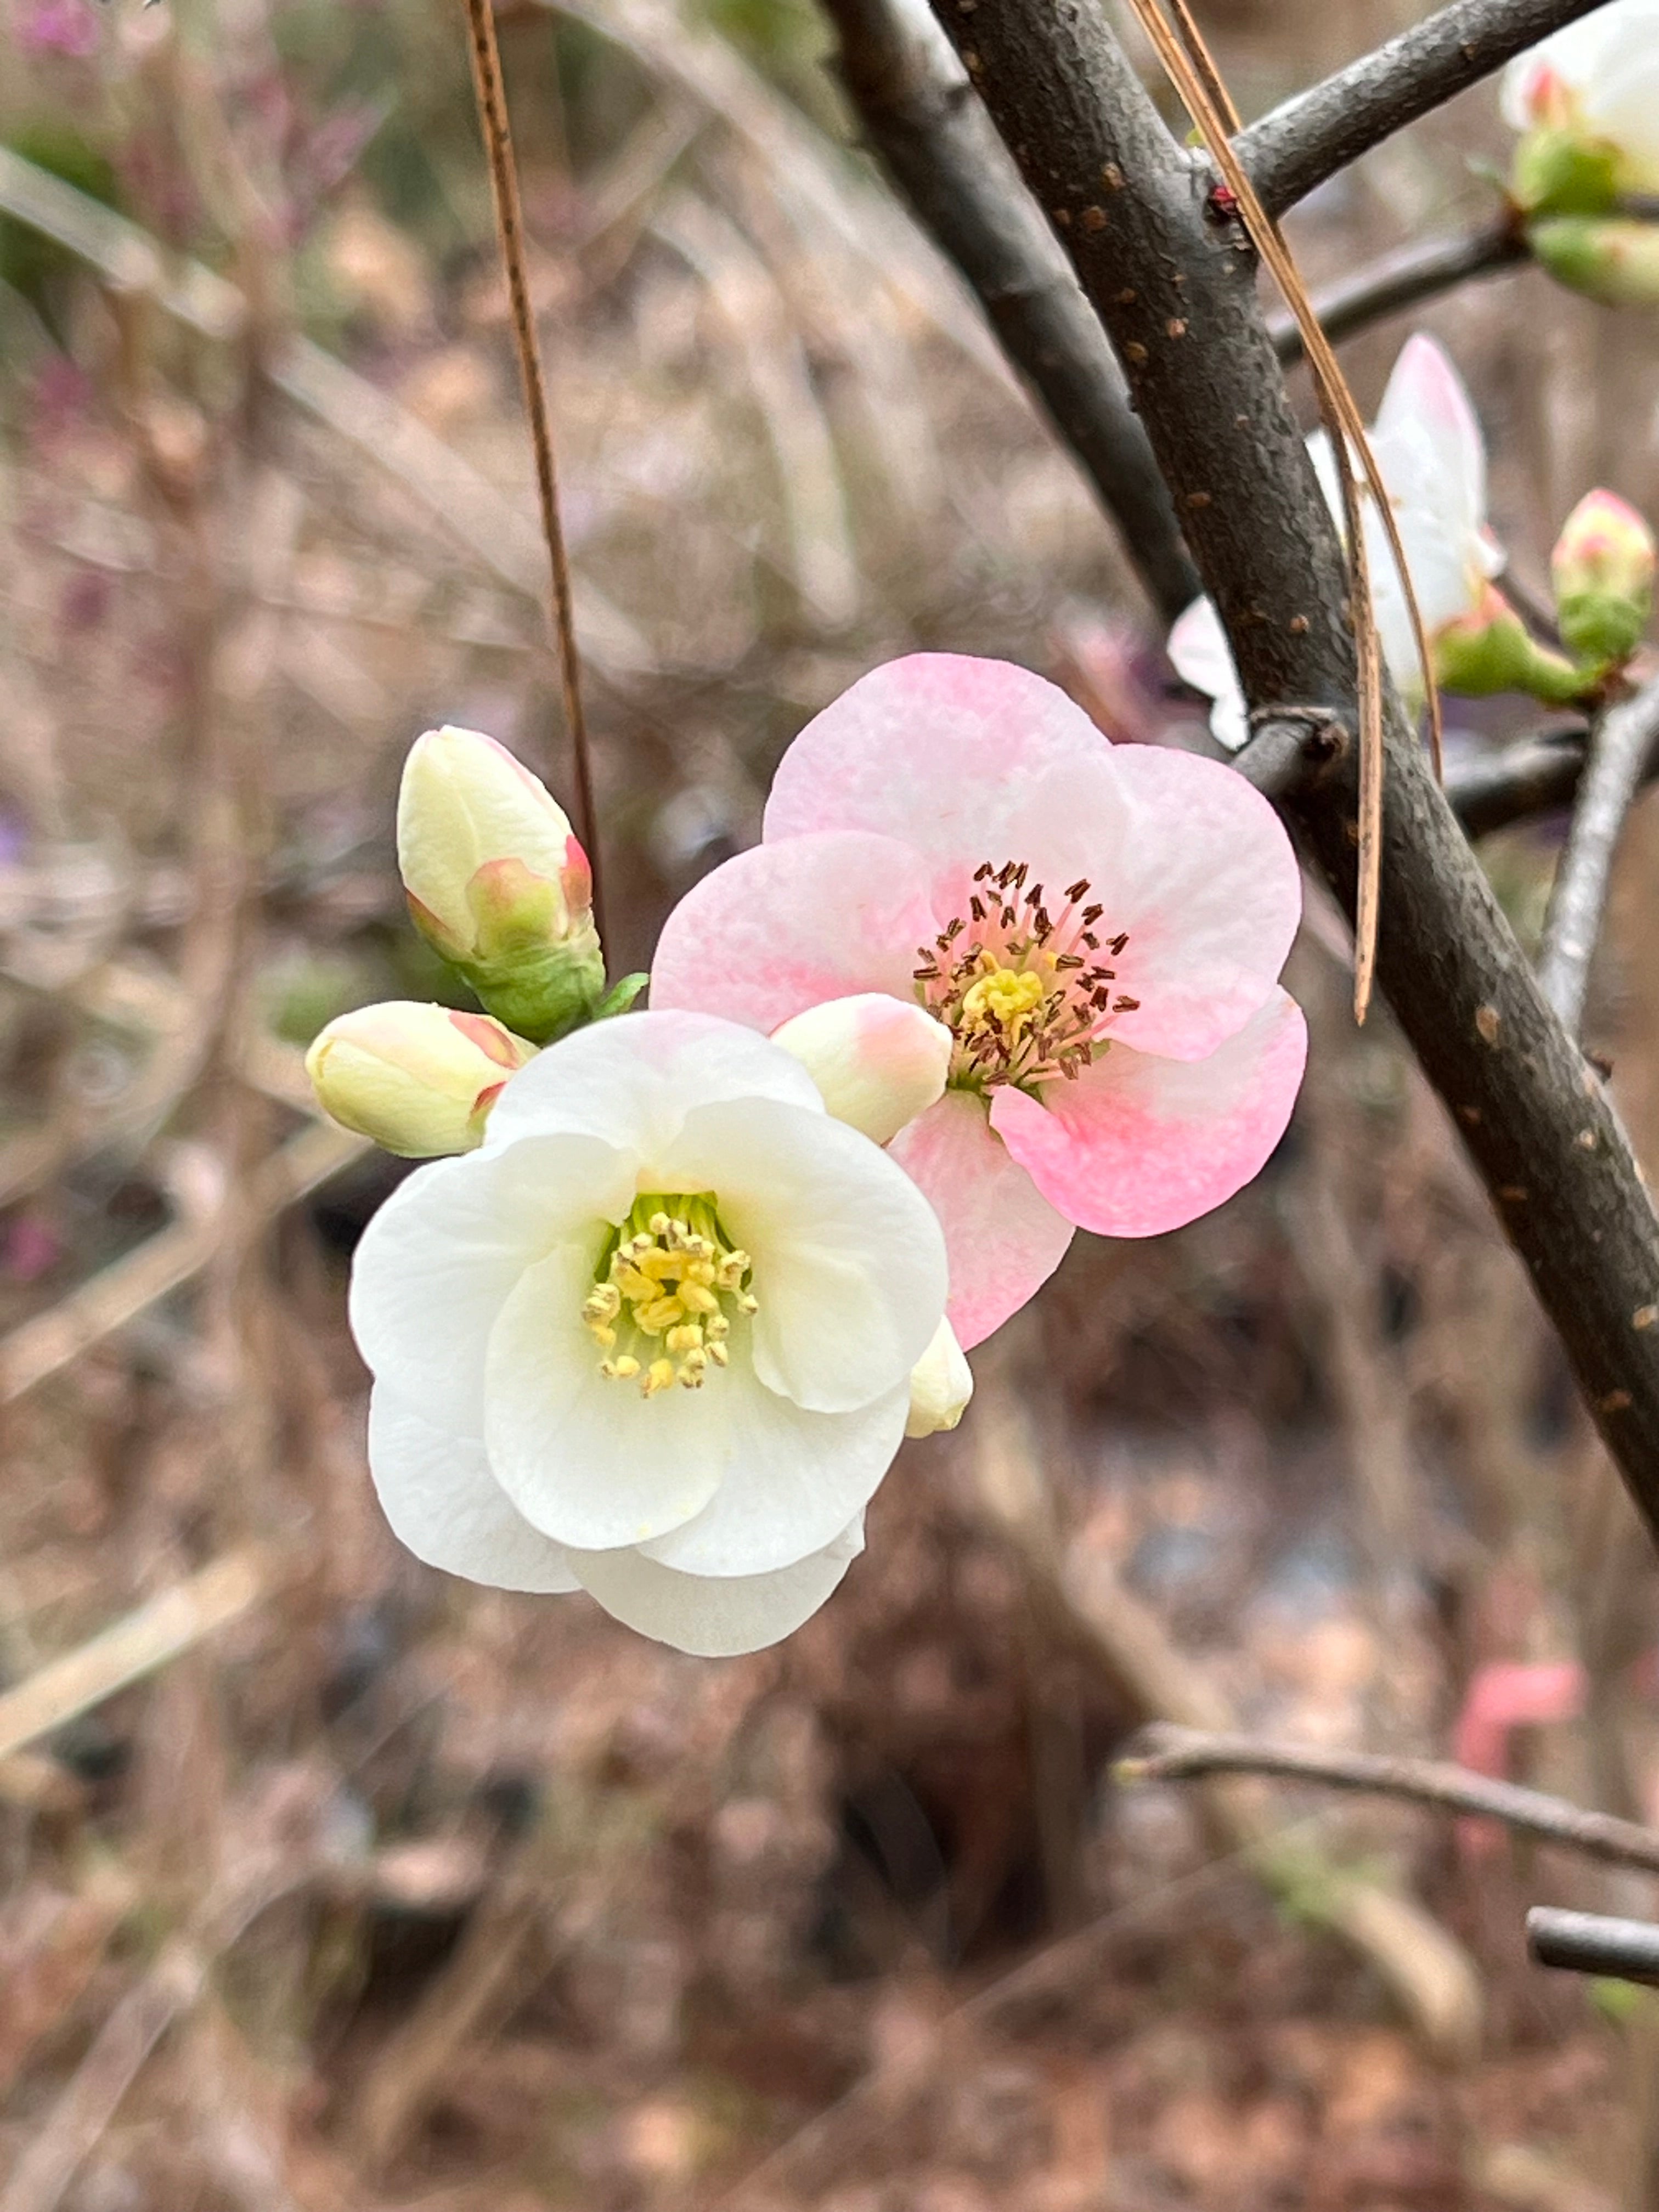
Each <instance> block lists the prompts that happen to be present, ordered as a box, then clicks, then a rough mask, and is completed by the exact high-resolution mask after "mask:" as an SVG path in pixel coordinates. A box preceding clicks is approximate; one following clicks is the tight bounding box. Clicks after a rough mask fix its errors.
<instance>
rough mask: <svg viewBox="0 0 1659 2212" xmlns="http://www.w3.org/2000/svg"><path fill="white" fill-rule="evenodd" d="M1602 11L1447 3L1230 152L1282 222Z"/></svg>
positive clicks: (1466, 0)
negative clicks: (1411, 131)
mask: <svg viewBox="0 0 1659 2212" xmlns="http://www.w3.org/2000/svg"><path fill="white" fill-rule="evenodd" d="M1601 4H1602V0H1452V4H1451V6H1450V7H1449V8H1442V9H1439V10H1438V12H1437V14H1435V15H1431V16H1429V17H1427V18H1426V20H1425V21H1423V22H1421V23H1414V24H1413V26H1412V27H1411V29H1410V30H1409V31H1402V32H1401V33H1400V36H1399V37H1398V38H1397V39H1390V40H1389V41H1388V42H1387V44H1386V45H1384V46H1378V47H1377V48H1376V52H1374V53H1369V54H1366V55H1365V56H1364V57H1363V58H1362V59H1360V60H1359V61H1357V62H1352V63H1350V64H1349V65H1348V67H1347V68H1346V69H1344V70H1338V71H1337V73H1336V75H1335V76H1330V77H1327V78H1326V80H1325V82H1324V83H1323V84H1316V85H1315V86H1314V87H1313V88H1312V90H1311V91H1309V92H1303V93H1298V94H1297V96H1296V98H1295V99H1294V100H1286V101H1285V104H1284V106H1282V107H1275V108H1274V109H1273V112H1271V114H1268V115H1264V116H1263V117H1262V118H1261V121H1260V122H1259V123H1252V124H1251V125H1249V128H1248V129H1247V130H1244V131H1241V132H1240V133H1239V135H1238V137H1237V141H1236V143H1237V148H1238V151H1239V154H1240V155H1241V156H1242V158H1243V162H1244V166H1245V167H1246V168H1247V169H1248V170H1249V173H1250V181H1251V183H1252V184H1253V185H1255V188H1256V191H1258V192H1259V193H1260V194H1261V200H1262V204H1263V205H1264V206H1265V207H1266V208H1267V212H1268V213H1269V215H1283V214H1284V212H1285V210H1286V209H1287V208H1291V207H1294V206H1295V205H1296V204H1297V201H1298V200H1299V199H1305V198H1306V197H1307V195H1308V194H1309V193H1310V191H1312V190H1313V189H1314V186H1315V185H1322V184H1323V183H1324V181H1325V179H1326V178H1327V177H1332V176H1334V175H1335V174H1336V172H1337V171H1338V170H1339V169H1346V167H1347V166H1348V164H1349V162H1350V161H1358V159H1359V156H1360V155H1362V154H1367V153H1369V152H1370V149H1371V148H1372V147H1373V146H1376V145H1380V144H1381V143H1382V142H1383V139H1385V138H1389V137H1393V135H1394V133H1395V131H1402V130H1403V129H1404V128H1405V126H1406V125H1407V124H1408V123H1415V122H1416V121H1417V120H1418V118H1419V116H1424V115H1427V114H1428V113H1430V112H1431V110H1432V109H1434V108H1437V107H1440V106H1444V104H1445V102H1446V101H1447V100H1450V99H1451V98H1453V96H1454V95H1455V94H1457V93H1460V92H1462V91H1463V90H1464V89H1465V88H1466V87H1467V86H1469V85H1472V84H1478V83H1479V82H1480V79H1481V78H1482V77H1484V76H1491V75H1492V71H1493V70H1499V69H1502V68H1503V66H1504V63H1505V62H1508V61H1513V60H1514V58H1515V57H1516V54H1520V53H1524V52H1526V50H1527V48H1528V46H1536V45H1537V43H1538V41H1539V40H1540V39H1547V37H1548V36H1549V34H1550V33H1551V32H1552V31H1559V29H1560V28H1561V27H1562V25H1563V24H1564V23H1576V22H1577V20H1578V18H1579V17H1580V16H1581V15H1589V14H1590V13H1591V11H1592V10H1593V9H1596V8H1599V7H1600V6H1601Z"/></svg>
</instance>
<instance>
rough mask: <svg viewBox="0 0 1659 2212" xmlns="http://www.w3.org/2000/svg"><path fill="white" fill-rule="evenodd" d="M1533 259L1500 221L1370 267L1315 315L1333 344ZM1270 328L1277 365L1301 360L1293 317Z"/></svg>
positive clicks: (1318, 302)
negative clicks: (1475, 280) (1421, 302)
mask: <svg viewBox="0 0 1659 2212" xmlns="http://www.w3.org/2000/svg"><path fill="white" fill-rule="evenodd" d="M1530 258H1531V256H1530V252H1529V251H1528V246H1527V241H1526V238H1525V235H1524V234H1523V233H1522V231H1521V230H1520V229H1519V228H1518V227H1517V226H1516V223H1515V222H1513V221H1512V220H1511V218H1510V216H1507V215H1504V216H1498V218H1497V219H1496V220H1495V221H1494V222H1488V223H1483V224H1482V225H1481V226H1480V228H1479V229H1478V230H1472V231H1469V232H1468V233H1467V234H1465V235H1463V236H1462V237H1460V238H1430V239H1424V240H1419V241H1416V242H1414V243H1413V244H1412V245H1410V246H1401V249H1400V250H1399V252H1397V253H1389V254H1385V255H1383V258H1381V259H1380V260H1376V261H1373V262H1370V263H1368V264H1367V265H1366V266H1365V267H1364V268H1363V269H1359V270H1356V271H1355V273H1354V274H1353V276H1351V277H1349V278H1348V279H1347V280H1346V282H1345V283H1340V284H1334V285H1332V286H1331V287H1330V289H1328V291H1325V292H1321V293H1318V294H1316V295H1315V298H1314V303H1313V304H1314V313H1316V315H1317V316H1318V318H1319V319H1320V322H1321V323H1322V325H1323V326H1324V331H1325V335H1326V337H1328V338H1329V339H1330V341H1331V343H1333V344H1337V343H1340V340H1342V339H1343V338H1347V337H1353V336H1354V335H1355V333H1356V332H1357V331H1363V330H1368V329H1369V328H1370V325H1372V324H1373V323H1380V322H1381V321H1382V320H1383V317H1384V316H1385V315H1397V314H1399V313H1401V312H1402V310H1404V309H1405V308H1407V307H1415V306H1416V305H1417V303H1418V301H1419V300H1434V299H1437V298H1438V297H1439V296H1440V295H1441V294H1442V293H1443V292H1449V291H1451V290H1452V289H1453V288H1454V287H1455V286H1456V285H1459V284H1466V283H1468V282H1469V280H1470V279H1471V278H1472V277H1476V276H1496V275H1497V274H1498V271H1499V270H1504V269H1512V268H1513V267H1514V266H1515V265H1516V263H1517V262H1521V261H1526V260H1528V259H1530ZM1268 328H1269V329H1270V330H1271V331H1272V332H1273V349H1274V351H1275V352H1276V353H1277V354H1278V356H1279V360H1280V361H1281V362H1284V363H1285V366H1286V367H1287V368H1288V367H1289V366H1290V365H1291V363H1293V362H1298V361H1300V360H1301V358H1302V353H1303V346H1302V333H1301V331H1299V330H1297V326H1296V324H1295V322H1294V320H1293V319H1292V318H1291V316H1289V315H1285V314H1279V315H1275V316H1274V317H1273V319H1272V320H1271V322H1270V323H1269V325H1268Z"/></svg>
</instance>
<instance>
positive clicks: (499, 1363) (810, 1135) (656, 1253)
mask: <svg viewBox="0 0 1659 2212" xmlns="http://www.w3.org/2000/svg"><path fill="white" fill-rule="evenodd" d="M945 1288H946V1281H945V1248H944V1240H943V1237H942V1236H941V1234H940V1231H939V1224H938V1222H937V1221H936V1219H935V1218H934V1216H933V1211H932V1209H931V1207H930V1206H928V1205H927V1201H926V1200H925V1199H923V1198H922V1196H921V1193H920V1192H919V1191H918V1190H917V1189H916V1188H915V1185H914V1184H913V1183H912V1182H910V1181H909V1180H908V1177H907V1176H905V1175H904V1174H903V1172H902V1170H900V1169H899V1168H898V1167H897V1166H896V1165H895V1164H894V1163H893V1162H892V1161H891V1160H890V1159H889V1158H887V1157H886V1155H885V1154H884V1152H881V1151H880V1150H879V1149H878V1147H877V1146H875V1145H873V1144H872V1143H871V1142H870V1140H869V1139H867V1138H866V1137H863V1136H860V1134H859V1133H857V1132H856V1131H855V1130H853V1129H849V1128H848V1127H844V1126H843V1125H842V1123H841V1122H839V1121H836V1120H834V1119H833V1118H832V1117H831V1116H830V1115H829V1114H828V1113H826V1112H825V1110H824V1107H823V1101H822V1099H821V1098H820V1097H819V1096H818V1093H817V1089H816V1087H815V1085H813V1083H812V1080H811V1077H810V1076H809V1075H808V1074H807V1073H806V1072H805V1069H804V1068H803V1067H801V1066H799V1063H798V1062H797V1061H796V1060H793V1059H792V1058H791V1057H790V1055H789V1054H787V1053H786V1052H783V1051H781V1050H780V1049H779V1048H778V1047H777V1046H775V1045H774V1044H772V1043H770V1042H768V1041H767V1040H766V1039H764V1038H763V1037H760V1036H756V1035H755V1034H754V1033H753V1032H752V1031H751V1030H745V1029H742V1028H739V1027H738V1025H736V1024H732V1023H728V1022H724V1021H720V1020H717V1019H715V1018H713V1017H710V1016H707V1015H700V1014H684V1013H649V1014H630V1015H627V1016H624V1017H623V1018H621V1019H618V1020H615V1021H608V1022H600V1023H596V1024H593V1025H592V1026H591V1027H588V1028H586V1029H582V1030H578V1031H577V1032H576V1033H575V1034H574V1035H573V1036H569V1037H568V1038H566V1039H564V1040H563V1041H562V1042H560V1043H558V1044H556V1045H553V1046H551V1047H550V1048H548V1049H547V1050H546V1051H544V1052H543V1053H542V1054H540V1055H539V1056H538V1058H537V1059H535V1060H532V1061H531V1062H530V1064H529V1066H526V1068H524V1069H523V1070H522V1071H521V1072H520V1073H518V1074H517V1075H514V1076H513V1078H512V1079H510V1080H509V1082H508V1083H507V1087H506V1089H505V1090H504V1091H502V1092H501V1097H500V1098H499V1099H498V1100H497V1101H496V1103H495V1106H494V1108H493V1109H492V1110H491V1113H490V1117H489V1127H488V1131H487V1133H486V1136H485V1139H484V1143H483V1147H482V1148H481V1149H480V1150H479V1151H477V1152H471V1153H468V1154H466V1155H465V1157H463V1158H459V1159H453V1160H443V1161H439V1162H436V1163H435V1164H433V1165H431V1166H429V1167H426V1168H422V1169H420V1170H417V1171H416V1173H415V1174H414V1175H412V1176H410V1177H409V1179H408V1181H407V1182H404V1184H403V1185H402V1186H401V1188H399V1189H398V1191H397V1192H396V1193H395V1194H393V1195H392V1198H391V1199H390V1200H388V1201H387V1202H386V1205H385V1206H383V1207H382V1208H381V1210H380V1212H379V1213H378V1214H377V1215H376V1216H375V1218H374V1220H373V1221H372V1222H371V1223H370V1224H369V1226H368V1230H367V1231H366V1232H365V1233H364V1236H363V1239H362V1243H361V1244H360V1245H359V1247H358V1251H357V1258H356V1267H355V1269H354V1273H353V1280H352V1291H351V1320H352V1327H353V1329H354V1331H355V1333H356V1338H357V1342H358V1344H359V1346H360V1347H361V1349H362V1354H363V1357H364V1358H365V1360H366V1361H367V1362H368V1366H369V1368H370V1370H371V1371H372V1373H373V1375H374V1398H373V1401H372V1406H371V1410H370V1417H369V1464H370V1468H371V1470H372V1472H373V1474H374V1480H375V1484H376V1486H377V1488H378V1489H379V1492H380V1499H381V1503H382V1504H383V1505H384V1507H385V1509H386V1517H387V1519H388V1520H389V1521H390V1522H391V1523H392V1528H393V1529H394V1530H395V1532H396V1533H397V1534H398V1536H400V1537H401V1538H402V1540H403V1541H404V1543H405V1544H407V1545H408V1547H410V1550H411V1551H413V1552H415V1553H417V1554H418V1556H419V1557H421V1558H422V1559H426V1560H428V1561H429V1562H430V1563H431V1564H432V1565H435V1566H441V1567H446V1568H447V1569H448V1570H449V1571H451V1572H452V1573H454V1574H460V1575H465V1576H468V1577H471V1579H472V1580H474V1581H478V1582H487V1583H496V1584H498V1585H500V1586H502V1587H504V1588H508V1589H535V1590H567V1589H576V1588H577V1587H579V1586H580V1587H581V1588H583V1589H587V1590H589V1591H591V1592H592V1595H594V1596H595V1597H596V1598H597V1599H598V1600H599V1603H600V1604H601V1605H602V1606H604V1607H605V1609H606V1611H607V1612H610V1613H614V1614H615V1615H616V1616H617V1619H618V1620H624V1621H627V1622H628V1623H629V1625H630V1626H633V1627H635V1628H638V1629H640V1630H641V1631H643V1632H645V1633H646V1634H647V1635H650V1636H654V1637H657V1638H660V1639H661V1640H662V1641H664V1642H665V1643H669V1644H677V1645H678V1646H679V1648H680V1649H681V1650H688V1651H696V1652H702V1653H705V1654H709V1655H714V1654H721V1653H726V1652H733V1651H747V1650H757V1649H758V1648H759V1647H760V1646H761V1645H763V1644H770V1643H773V1642H775V1641H776V1640H777V1638H780V1637H782V1636H786V1635H787V1634H788V1633H789V1632H790V1631H791V1630H792V1629H793V1628H795V1627H797V1626H799V1624H800V1622H801V1621H803V1620H805V1619H806V1617H807V1616H808V1615H809V1614H810V1613H813V1612H815V1611H816V1610H817V1607H819V1606H820V1605H821V1604H822V1603H823V1601H824V1599H825V1598H826V1597H828V1596H829V1593H830V1591H831V1590H832V1589H834V1588H835V1587H836V1583H838V1582H839V1581H840V1580H841V1578H842V1575H843V1574H844V1573H845V1571H846V1569H847V1565H848V1561H849V1560H850V1559H852V1558H853V1557H854V1555H855V1553H857V1551H858V1549H859V1547H860V1543H861V1541H862V1534H861V1521H862V1514H863V1509H864V1507H865V1504H866V1502H867V1501H868V1499H869V1498H870V1497H871V1495H872V1492H874V1490H875V1488H876V1486H877V1485H878V1483H879V1481H880V1480H881V1478H882V1476H883V1474H884V1473H885V1472H886V1470H887V1468H888V1466H889V1465H890V1462H891V1461H892V1458H893V1455H894V1454H895V1452H896V1450H897V1449H898V1444H899V1441H900V1438H901V1437H902V1435H903V1432H904V1427H905V1423H906V1419H907V1418H908V1413H909V1407H910V1376H911V1370H913V1369H914V1368H915V1365H916V1363H917V1362H918V1360H919V1359H921V1357H922V1355H923V1354H924V1352H926V1351H927V1348H928V1346H929V1344H930V1342H931V1341H932V1340H933V1334H934V1332H935V1330H936V1329H937V1328H938V1326H939V1320H940V1317H941V1316H942V1314H943V1311H944V1306H945Z"/></svg>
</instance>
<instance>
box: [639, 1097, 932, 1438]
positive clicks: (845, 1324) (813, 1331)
mask: <svg viewBox="0 0 1659 2212" xmlns="http://www.w3.org/2000/svg"><path fill="white" fill-rule="evenodd" d="M666 1164H668V1165H669V1167H670V1168H671V1171H672V1174H673V1177H674V1187H676V1188H687V1189H694V1190H695V1189H704V1190H712V1191H714V1192H715V1193H716V1194H717V1195H718V1197H719V1200H720V1219H721V1221H722V1223H723V1224H724V1225H725V1227H726V1231H727V1233H728V1234H729V1235H730V1236H731V1237H733V1238H734V1239H735V1240H736V1242H737V1243H738V1244H739V1245H741V1246H742V1247H743V1249H744V1250H745V1251H747V1252H748V1253H749V1254H750V1256H751V1258H752V1259H753V1261H754V1277H753V1283H752V1288H753V1291H754V1294H755V1296H756V1297H757V1299H758V1300H759V1302H760V1310H759V1312H758V1313H757V1315H756V1316H755V1322H754V1338H753V1342H754V1360H755V1372H756V1373H757V1375H758V1376H759V1377H760V1379H761V1381H762V1382H763V1383H765V1384H766V1385H767V1387H768V1388H769V1389H773V1390H776V1391H780V1392H781V1393H782V1394H783V1395H784V1396H786V1397H789V1398H793V1400H794V1401H795V1402H796V1404H797V1405H799V1406H805V1407H808V1408H809V1409H811V1411H813V1412H815V1413H850V1412H852V1411H853V1410H854V1409H855V1408H856V1407H860V1406H867V1405H869V1404H870V1403H871V1402H872V1400H874V1399H877V1398H880V1397H884V1396H885V1395H886V1394H887V1393H888V1392H889V1391H890V1390H892V1389H894V1388H896V1386H897V1385H898V1384H899V1383H902V1382H904V1381H905V1380H906V1378H907V1377H908V1375H909V1372H910V1370H911V1369H912V1368H913V1367H914V1366H915V1364H916V1362H917V1360H918V1359H920V1358H921V1355H922V1353H923V1352H925V1351H926V1350H927V1340H928V1339H929V1338H930V1337H931V1336H932V1335H933V1331H934V1329H935V1328H937V1327H938V1326H939V1316H940V1314H941V1313H942V1312H943V1311H944V1309H945V1290H946V1274H945V1241H944V1238H943V1237H942V1236H941V1235H940V1233H939V1223H938V1222H937V1220H936V1219H935V1218H934V1217H933V1211H932V1209H931V1207H930V1206H928V1204H927V1200H926V1199H925V1198H924V1197H923V1196H922V1195H921V1192H920V1191H918V1190H917V1188H916V1187H915V1184H914V1183H913V1182H911V1181H910V1179H909V1177H908V1176H906V1175H905V1174H904V1173H903V1172H902V1170H900V1169H899V1168H897V1167H896V1166H895V1165H894V1164H893V1162H892V1161H891V1160H890V1158H888V1156H887V1155H886V1153H885V1152H883V1151H881V1149H880V1148H879V1146H876V1145H872V1143H871V1141H870V1139H868V1138H867V1137H861V1136H860V1134H859V1133H858V1131H857V1130H856V1129H849V1128H848V1127H845V1126H844V1124H842V1122H840V1121H832V1120H831V1119H830V1118H829V1115H820V1116H819V1117H818V1118H817V1119H816V1120H815V1121H811V1122H805V1123H804V1122H803V1117H802V1116H801V1115H800V1114H799V1113H798V1112H797V1111H796V1110H795V1109H793V1107H788V1106H780V1105H777V1104H775V1103H774V1102H772V1101H771V1100H769V1099H753V1100H750V1099H744V1100H742V1101H740V1102H733V1103H730V1104H727V1105H721V1106H703V1107H699V1108H698V1109H696V1112H695V1113H692V1114H690V1115H687V1116H686V1122H685V1128H684V1132H683V1133H682V1135H681V1137H680V1139H679V1141H678V1144H676V1145H675V1146H674V1147H673V1150H672V1152H671V1154H669V1155H668V1156H667V1163H666ZM710 1395H712V1391H711V1394H710Z"/></svg>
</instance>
